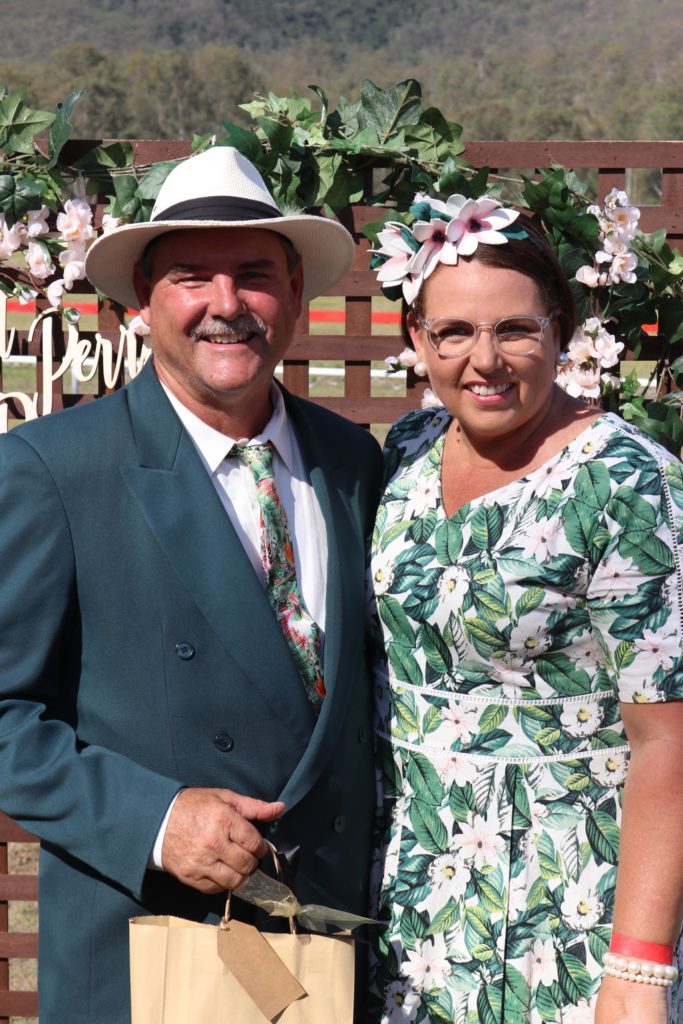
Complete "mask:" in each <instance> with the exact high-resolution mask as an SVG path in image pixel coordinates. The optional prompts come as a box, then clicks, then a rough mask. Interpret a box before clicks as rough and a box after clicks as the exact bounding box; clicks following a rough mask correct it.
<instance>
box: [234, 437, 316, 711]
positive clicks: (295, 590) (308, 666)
mask: <svg viewBox="0 0 683 1024" xmlns="http://www.w3.org/2000/svg"><path fill="white" fill-rule="evenodd" d="M231 454H233V455H235V456H236V457H237V458H238V459H239V460H240V461H241V462H243V463H244V464H245V466H248V467H249V469H250V470H251V474H252V476H253V477H254V481H255V483H256V493H257V495H258V503H259V509H260V513H261V515H260V527H261V562H262V565H263V572H264V575H265V585H266V593H267V595H268V599H269V601H270V604H271V607H272V609H273V611H274V612H275V617H276V618H277V620H278V622H279V623H280V628H281V629H282V632H283V633H284V635H285V639H286V640H287V643H288V644H289V648H290V650H291V652H292V655H293V657H294V661H295V662H296V665H297V668H298V669H299V672H300V674H301V678H302V680H303V684H304V688H305V690H306V693H307V695H308V699H309V700H310V702H311V704H312V705H313V707H314V709H315V710H316V712H318V711H319V710H320V705H321V704H322V700H323V697H324V696H325V684H324V682H323V673H322V661H321V647H322V643H321V639H322V638H321V635H320V627H319V626H318V624H317V622H314V621H313V619H312V618H311V616H310V615H309V613H308V611H307V610H306V607H305V606H304V603H303V600H302V597H301V591H300V589H299V582H298V580H297V577H296V566H295V564H294V549H293V547H292V540H291V537H290V534H289V527H288V526H287V517H286V515H285V510H284V508H283V507H282V503H281V501H280V497H279V495H278V493H277V490H276V488H275V478H274V475H273V445H272V444H271V442H270V441H267V442H266V443H265V444H248V445H246V444H240V445H234V447H233V449H232V452H231Z"/></svg>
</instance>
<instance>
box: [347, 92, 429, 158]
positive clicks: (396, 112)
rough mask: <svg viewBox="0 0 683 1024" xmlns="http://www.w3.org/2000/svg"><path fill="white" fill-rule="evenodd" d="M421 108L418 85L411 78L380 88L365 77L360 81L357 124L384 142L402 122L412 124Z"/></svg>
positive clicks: (420, 93) (420, 95)
mask: <svg viewBox="0 0 683 1024" xmlns="http://www.w3.org/2000/svg"><path fill="white" fill-rule="evenodd" d="M421 109H422V89H421V88H420V84H419V82H417V81H416V80H415V79H414V78H408V79H406V80H405V81H403V82H398V84H397V85H394V86H392V87H391V88H390V89H380V88H378V86H376V85H375V84H374V82H371V81H370V80H369V79H364V80H363V81H362V82H361V84H360V108H359V110H358V125H359V127H360V129H361V131H362V130H363V129H367V128H370V129H371V130H372V133H373V135H374V136H375V137H376V139H377V141H378V142H379V143H380V144H384V143H385V142H386V141H387V139H389V138H390V137H391V136H392V135H393V134H394V133H395V132H397V131H398V130H399V128H401V127H402V126H403V125H408V124H411V125H412V124H415V123H416V121H417V120H418V118H419V116H420V112H421Z"/></svg>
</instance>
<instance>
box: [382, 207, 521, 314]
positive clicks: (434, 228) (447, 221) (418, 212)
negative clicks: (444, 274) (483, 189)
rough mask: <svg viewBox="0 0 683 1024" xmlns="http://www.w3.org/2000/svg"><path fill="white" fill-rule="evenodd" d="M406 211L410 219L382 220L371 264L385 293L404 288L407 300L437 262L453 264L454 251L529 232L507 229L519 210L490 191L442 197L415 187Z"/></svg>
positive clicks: (398, 293)
mask: <svg viewBox="0 0 683 1024" xmlns="http://www.w3.org/2000/svg"><path fill="white" fill-rule="evenodd" d="M409 214H410V215H412V217H413V218H414V220H413V221H412V223H402V222H401V221H387V222H386V223H385V225H384V228H383V229H382V230H381V231H379V232H378V235H377V241H378V242H379V243H380V244H379V247H378V248H376V249H373V250H372V253H373V256H372V260H371V264H370V265H371V267H372V269H373V270H377V280H378V281H379V282H380V284H381V286H382V291H383V292H384V294H385V295H386V296H387V298H390V299H397V298H400V296H401V294H403V297H404V298H405V300H406V302H407V303H408V304H409V305H412V303H413V302H414V301H415V298H416V297H417V294H418V292H419V291H420V288H421V287H422V284H423V282H424V281H425V280H426V279H427V278H428V277H429V275H430V274H431V273H432V272H433V271H434V269H435V268H436V266H437V265H438V264H439V263H447V264H451V265H453V264H456V263H457V262H458V256H471V255H472V253H473V252H474V251H475V250H476V248H477V246H478V245H479V243H480V242H484V243H485V244H487V245H501V244H503V243H504V242H507V241H508V239H510V238H526V237H527V233H526V231H524V230H521V229H520V230H518V231H515V230H514V229H512V230H511V225H512V224H513V223H514V221H516V220H517V218H518V217H519V211H518V210H510V209H506V208H504V207H503V206H501V204H500V203H499V202H498V201H497V200H496V199H491V198H490V197H489V196H482V197H481V198H479V199H466V198H465V196H461V195H454V196H450V197H449V198H448V199H447V200H446V202H443V201H442V200H440V199H432V198H431V197H429V196H425V195H421V194H420V193H418V195H416V196H415V199H414V200H413V205H412V206H411V207H410V210H409Z"/></svg>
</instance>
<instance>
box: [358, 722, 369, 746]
mask: <svg viewBox="0 0 683 1024" xmlns="http://www.w3.org/2000/svg"><path fill="white" fill-rule="evenodd" d="M367 740H368V730H367V729H366V728H365V726H364V725H361V727H360V729H359V730H358V742H359V743H367Z"/></svg>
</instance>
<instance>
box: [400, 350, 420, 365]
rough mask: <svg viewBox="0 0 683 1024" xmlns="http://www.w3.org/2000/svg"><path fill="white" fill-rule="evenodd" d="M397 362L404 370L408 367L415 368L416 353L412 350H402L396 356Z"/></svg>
mask: <svg viewBox="0 0 683 1024" xmlns="http://www.w3.org/2000/svg"><path fill="white" fill-rule="evenodd" d="M398 362H399V366H404V367H405V368H406V369H407V368H408V367H409V366H415V363H416V362H417V352H416V351H415V349H414V348H408V347H406V348H404V349H403V350H402V351H401V352H399V354H398Z"/></svg>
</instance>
